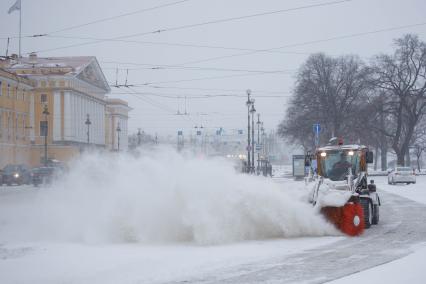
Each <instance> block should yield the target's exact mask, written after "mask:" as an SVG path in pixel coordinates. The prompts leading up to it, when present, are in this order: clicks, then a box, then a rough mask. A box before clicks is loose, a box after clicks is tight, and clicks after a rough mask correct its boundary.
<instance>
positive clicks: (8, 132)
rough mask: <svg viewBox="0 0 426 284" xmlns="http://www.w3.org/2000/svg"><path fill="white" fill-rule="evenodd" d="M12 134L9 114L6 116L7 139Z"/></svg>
mask: <svg viewBox="0 0 426 284" xmlns="http://www.w3.org/2000/svg"><path fill="white" fill-rule="evenodd" d="M11 132H12V118H11V117H10V113H9V115H8V116H7V139H10V136H11Z"/></svg>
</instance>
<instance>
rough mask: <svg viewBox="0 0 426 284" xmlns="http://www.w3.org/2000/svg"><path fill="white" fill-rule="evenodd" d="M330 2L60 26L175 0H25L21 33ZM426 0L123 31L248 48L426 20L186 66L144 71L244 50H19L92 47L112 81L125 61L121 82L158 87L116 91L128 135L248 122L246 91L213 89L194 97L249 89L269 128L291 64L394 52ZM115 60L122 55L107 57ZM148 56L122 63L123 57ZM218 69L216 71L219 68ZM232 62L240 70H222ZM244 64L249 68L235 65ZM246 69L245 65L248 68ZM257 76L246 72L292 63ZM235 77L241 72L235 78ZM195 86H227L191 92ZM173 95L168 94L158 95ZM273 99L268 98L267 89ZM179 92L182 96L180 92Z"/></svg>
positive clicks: (118, 31) (5, 2)
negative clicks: (322, 56)
mask: <svg viewBox="0 0 426 284" xmlns="http://www.w3.org/2000/svg"><path fill="white" fill-rule="evenodd" d="M331 1H332V0H323V1H320V0H311V1H307V0H299V1H295V0H294V1H286V0H263V1H259V0H258V1H255V0H214V1H213V0H189V1H186V2H183V3H180V4H177V5H173V6H169V7H165V8H161V9H156V10H151V11H147V12H144V13H138V14H134V15H130V16H126V17H121V18H118V19H114V20H110V21H105V22H101V23H97V24H92V25H87V26H84V27H80V28H77V29H72V30H67V31H62V32H57V33H52V32H54V31H57V30H60V29H63V28H67V27H70V26H74V25H77V24H84V23H87V22H91V21H95V20H98V19H102V18H106V17H113V16H116V15H120V14H123V13H128V12H133V11H137V10H141V9H144V8H149V7H153V6H158V5H161V4H165V3H171V2H177V0H161V1H160V0H143V1H141V0H123V1H110V0H91V1H87V0H86V1H82V0H73V1H65V0H22V7H23V29H22V33H23V35H33V34H44V33H50V35H51V36H72V37H91V38H114V37H120V36H126V35H131V34H135V33H144V32H151V31H154V30H158V29H164V28H171V27H177V26H182V25H187V24H195V23H201V22H206V21H211V20H218V19H224V18H230V17H237V16H244V15H250V14H256V13H262V12H268V11H274V10H282V9H287V8H295V7H300V6H306V5H312V4H319V3H326V2H331ZM14 2H15V0H2V1H1V2H0V14H1V15H2V16H1V17H0V54H2V55H4V53H5V50H6V39H5V38H7V37H16V36H17V35H18V21H19V13H18V12H14V13H12V14H10V15H8V14H7V10H8V9H9V7H10V6H12V5H13V3H14ZM425 11H426V1H424V0H352V1H347V2H344V3H339V4H335V5H329V6H322V7H314V8H309V9H301V10H297V11H289V12H284V13H276V14H272V15H266V16H260V17H253V18H247V19H241V20H238V21H232V22H225V23H218V24H211V25H204V26H199V27H193V28H188V29H182V30H176V31H169V32H164V33H153V34H145V35H141V36H137V37H130V38H126V40H133V41H145V42H147V41H149V42H163V43H179V44H191V45H209V46H221V47H233V48H247V49H270V48H274V47H280V46H285V45H292V44H298V43H303V42H309V41H315V40H322V39H327V38H332V37H337V36H344V35H350V34H356V33H362V32H368V31H375V30H381V29H388V28H392V27H398V26H406V25H412V24H419V23H425V25H420V26H416V27H410V28H406V29H400V30H394V31H386V32H381V33H375V34H370V35H364V36H358V37H350V38H346V39H339V40H331V41H327V42H322V43H312V44H306V45H299V46H294V47H287V48H283V49H280V50H279V51H282V52H289V51H290V52H296V53H302V54H294V53H266V52H260V53H254V54H250V55H245V56H238V57H232V58H223V59H217V60H211V61H205V62H199V63H192V64H186V65H184V66H185V67H201V68H202V69H198V70H194V69H192V70H188V69H182V68H178V69H176V68H175V69H163V70H152V69H147V68H150V67H153V66H158V65H182V64H183V63H188V62H192V61H198V60H203V59H207V58H212V57H220V56H226V55H231V54H238V53H244V51H238V50H225V49H213V48H200V47H182V46H181V47H178V46H173V45H158V44H155V45H154V44H146V43H145V44H142V43H129V42H112V41H104V42H100V43H97V44H91V45H81V46H75V47H71V48H63V49H57V50H51V51H44V52H42V51H43V50H47V49H52V48H56V47H62V46H68V45H73V44H78V43H83V42H86V41H87V40H81V39H64V38H52V37H50V38H47V37H41V38H24V39H23V45H22V51H23V53H24V54H25V53H29V52H32V51H37V52H38V55H39V56H43V57H44V56H74V55H94V56H96V57H97V58H98V61H99V62H100V64H101V66H102V67H103V70H104V73H105V75H106V77H107V79H108V81H110V82H111V83H112V84H113V83H114V82H115V80H116V75H115V73H116V71H115V68H117V67H119V68H122V70H120V71H119V83H121V84H123V83H124V80H125V73H126V71H125V69H127V68H128V69H130V70H129V77H128V84H135V85H137V84H144V83H152V82H154V83H156V84H155V86H159V87H167V88H161V89H160V88H153V87H152V86H153V85H150V86H138V87H134V88H132V90H133V91H135V92H140V93H142V92H151V93H155V94H156V95H155V96H152V95H147V94H132V95H130V94H125V92H131V90H128V89H127V90H126V89H123V88H121V89H118V90H117V89H116V88H112V89H113V90H112V94H111V96H114V97H120V98H123V99H125V100H127V101H128V102H129V104H130V106H131V107H132V108H134V110H133V111H132V112H131V118H130V120H129V129H130V133H132V132H136V130H137V128H139V127H140V128H142V129H143V130H144V131H146V132H148V133H152V134H153V133H155V132H157V133H159V134H160V135H164V134H173V135H175V134H176V131H177V130H180V129H183V130H184V133H185V134H188V133H189V131H193V128H194V126H195V125H201V124H202V125H203V126H204V127H208V128H212V131H214V130H215V128H218V127H224V128H225V130H228V131H229V130H230V129H245V127H246V123H247V122H246V119H247V116H246V107H245V101H246V99H245V98H244V97H235V96H233V97H211V98H208V99H206V98H203V99H195V98H193V99H191V98H190V97H191V96H205V95H242V96H244V95H245V90H246V89H251V90H252V94H253V97H254V98H255V99H256V104H255V107H256V109H257V110H258V112H259V113H260V114H261V120H263V121H264V122H265V128H266V129H267V130H272V129H276V127H277V124H278V123H279V121H280V120H281V119H282V118H283V116H284V111H285V105H286V101H287V99H288V96H289V92H290V91H291V89H292V87H293V86H294V82H295V79H294V71H295V70H296V69H297V68H298V67H299V66H300V64H301V63H303V62H304V60H305V59H306V57H307V56H308V54H309V53H312V52H319V51H322V52H325V53H327V54H330V55H343V54H358V55H360V56H361V57H362V58H364V59H366V60H368V59H369V58H370V57H371V56H372V55H374V54H377V53H381V52H391V51H392V40H393V39H394V38H396V37H400V36H401V35H403V34H405V33H408V32H410V33H416V34H418V35H419V36H420V38H421V39H422V40H426V17H425V13H426V12H425ZM17 43H18V40H17V39H16V38H14V39H12V41H11V44H10V48H9V54H10V53H17V51H18V45H17ZM108 62H118V63H108ZM126 62H127V63H129V62H132V63H138V64H152V65H153V66H148V65H137V66H136V65H126V64H124V63H126ZM214 69H216V70H214ZM217 69H233V70H234V71H229V70H228V71H226V70H217ZM235 69H237V70H243V71H235ZM244 70H245V71H244ZM286 70H289V71H290V72H286V73H284V72H280V73H272V74H271V73H269V74H259V73H257V74H256V73H254V74H253V72H252V73H250V75H248V76H247V75H246V74H247V73H248V72H247V71H286ZM235 75H237V76H236V77H235ZM221 76H234V77H228V78H219V79H210V80H193V81H184V82H169V81H177V80H192V79H197V78H206V77H221ZM194 88H195V89H197V88H198V89H224V90H227V91H218V90H194ZM229 90H234V91H229ZM159 94H160V95H167V96H171V97H172V98H165V97H159V96H158V95H159ZM271 95H272V96H275V97H262V96H271ZM178 96H180V97H181V99H178V98H177V97H178ZM185 96H187V97H188V99H187V111H188V112H189V114H190V115H188V116H177V115H174V114H175V113H176V112H177V110H178V108H179V109H180V111H181V112H183V111H184V99H183V97H185Z"/></svg>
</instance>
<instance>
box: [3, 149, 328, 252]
mask: <svg viewBox="0 0 426 284" xmlns="http://www.w3.org/2000/svg"><path fill="white" fill-rule="evenodd" d="M0 231H1V233H0V242H13V241H72V242H88V243H99V242H146V243H152V242H180V241H184V242H187V241H194V242H196V243H199V244H218V243H225V242H235V241H241V240H252V239H264V238H281V237H296V236H323V235H334V234H336V232H335V230H334V228H333V226H332V225H330V224H328V223H327V222H326V221H325V220H324V219H323V217H322V216H320V215H319V214H318V213H317V212H315V211H314V210H313V208H312V207H311V206H310V205H308V204H305V203H303V202H301V201H298V200H297V199H296V198H294V197H292V196H290V195H289V193H286V192H285V190H283V189H282V188H280V187H279V185H277V184H275V183H273V182H272V181H270V180H269V179H265V178H263V177H254V176H247V175H242V174H238V173H236V172H235V171H234V169H233V167H232V164H231V163H229V162H227V161H225V160H222V159H196V158H191V157H183V156H181V155H179V154H177V153H175V152H174V151H172V150H167V149H161V151H155V152H151V153H143V154H142V155H141V157H140V158H134V157H131V156H128V155H109V154H105V153H103V154H90V155H86V156H84V157H82V158H80V159H79V160H78V161H75V163H74V164H72V165H71V170H70V172H69V173H68V174H67V175H66V176H65V178H63V179H62V180H61V181H58V182H56V183H55V184H53V185H52V186H51V187H50V188H45V189H40V190H38V191H37V190H34V195H32V198H30V199H28V198H27V199H25V200H23V201H20V203H19V204H15V205H14V206H2V207H1V208H0Z"/></svg>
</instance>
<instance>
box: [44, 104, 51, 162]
mask: <svg viewBox="0 0 426 284" xmlns="http://www.w3.org/2000/svg"><path fill="white" fill-rule="evenodd" d="M49 114H50V113H49V110H48V109H47V104H46V105H44V108H43V115H44V131H43V132H44V133H43V134H44V166H46V167H47V134H48V126H47V125H48V120H47V116H48V115H49Z"/></svg>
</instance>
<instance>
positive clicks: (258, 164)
mask: <svg viewBox="0 0 426 284" xmlns="http://www.w3.org/2000/svg"><path fill="white" fill-rule="evenodd" d="M260 123H261V122H260V113H258V114H257V122H256V124H257V145H258V147H260ZM257 174H260V148H258V150H257Z"/></svg>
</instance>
